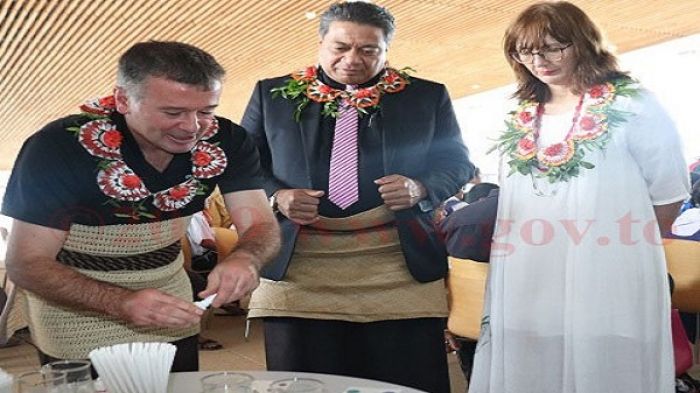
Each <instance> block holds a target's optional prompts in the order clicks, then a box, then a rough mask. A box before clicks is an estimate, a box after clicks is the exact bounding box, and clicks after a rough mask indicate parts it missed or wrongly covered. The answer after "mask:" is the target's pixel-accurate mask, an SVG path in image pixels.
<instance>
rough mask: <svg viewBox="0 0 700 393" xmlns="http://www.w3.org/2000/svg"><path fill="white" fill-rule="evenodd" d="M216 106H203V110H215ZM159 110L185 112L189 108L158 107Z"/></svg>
mask: <svg viewBox="0 0 700 393" xmlns="http://www.w3.org/2000/svg"><path fill="white" fill-rule="evenodd" d="M217 106H218V105H209V106H205V107H204V108H203V109H215V108H216V107H217ZM160 109H161V110H164V111H187V110H189V108H185V107H180V106H162V107H160Z"/></svg>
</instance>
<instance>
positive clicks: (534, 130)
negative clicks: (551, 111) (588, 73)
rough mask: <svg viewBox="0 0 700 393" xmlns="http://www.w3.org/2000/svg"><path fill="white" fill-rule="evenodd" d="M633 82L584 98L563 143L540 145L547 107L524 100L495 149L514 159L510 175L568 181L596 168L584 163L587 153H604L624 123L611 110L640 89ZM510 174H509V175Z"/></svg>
mask: <svg viewBox="0 0 700 393" xmlns="http://www.w3.org/2000/svg"><path fill="white" fill-rule="evenodd" d="M632 84H633V82H632V81H630V80H618V81H613V82H608V83H604V84H601V85H597V86H593V87H592V88H590V89H589V90H588V91H586V92H585V93H584V94H583V95H582V96H581V101H580V102H579V104H578V106H577V107H576V111H575V115H574V118H573V121H572V125H571V129H570V130H569V132H568V134H567V135H566V137H565V138H564V140H563V141H562V142H558V143H554V144H552V145H549V146H538V145H537V138H538V136H539V127H540V122H541V119H542V114H543V112H544V106H543V105H542V104H540V103H538V102H535V101H531V100H525V101H522V102H521V103H520V104H519V106H518V109H517V110H515V111H513V112H511V114H510V117H509V118H508V120H507V121H506V125H507V130H506V131H505V132H504V133H503V134H501V136H500V137H499V138H498V140H497V143H496V146H494V148H493V149H491V150H490V151H493V150H494V149H496V148H497V149H499V150H500V151H501V154H502V155H507V156H509V157H510V158H511V160H510V161H508V164H509V165H510V167H511V172H510V174H513V173H515V172H518V173H521V174H523V175H528V174H531V175H534V176H537V177H546V178H548V179H549V181H550V183H554V182H557V181H568V180H569V179H570V178H572V177H576V176H578V175H579V174H580V170H581V168H585V169H592V168H594V165H593V164H591V163H590V162H587V161H585V160H584V157H585V152H586V151H592V150H593V149H594V148H596V149H599V150H604V149H605V145H606V144H607V142H608V140H609V137H610V135H609V133H608V131H609V129H610V127H611V126H614V125H616V124H619V123H622V122H624V121H625V120H626V119H625V116H624V115H625V113H623V112H621V111H618V110H615V109H613V108H612V104H613V102H614V100H615V97H616V96H618V95H621V96H632V95H634V94H636V92H637V89H636V88H635V87H633V86H632ZM510 174H509V175H510Z"/></svg>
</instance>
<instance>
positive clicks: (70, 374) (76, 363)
mask: <svg viewBox="0 0 700 393" xmlns="http://www.w3.org/2000/svg"><path fill="white" fill-rule="evenodd" d="M91 365H92V364H91V363H90V361H89V360H57V361H55V362H51V363H48V364H45V365H44V366H43V367H42V368H41V369H42V370H45V371H62V372H64V373H66V380H67V385H66V386H67V390H66V391H67V393H94V392H95V386H94V384H93V382H92V373H91V372H90V366H91Z"/></svg>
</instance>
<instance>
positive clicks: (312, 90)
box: [270, 66, 413, 122]
mask: <svg viewBox="0 0 700 393" xmlns="http://www.w3.org/2000/svg"><path fill="white" fill-rule="evenodd" d="M411 71H413V69H411V68H409V67H404V68H402V69H400V70H397V69H394V68H390V67H387V68H386V70H384V73H383V74H382V76H381V77H380V78H379V82H377V83H376V84H374V85H372V86H368V87H363V88H361V89H356V90H352V91H348V90H339V89H335V88H333V87H331V86H329V85H327V84H325V83H323V82H321V81H320V80H319V79H318V69H317V68H316V67H314V66H310V67H306V68H304V69H302V70H299V71H295V72H293V73H292V74H291V75H290V78H289V79H288V80H287V81H286V82H285V84H284V85H282V86H280V87H275V88H273V89H271V90H270V92H272V97H277V96H282V98H285V99H288V100H293V101H297V105H296V108H295V110H294V120H296V121H297V122H298V121H299V119H300V117H301V112H302V111H303V110H304V108H306V106H307V105H308V104H309V102H311V101H313V102H318V103H321V104H323V107H322V110H321V114H323V115H324V116H330V117H337V116H338V110H339V108H338V102H339V101H341V100H342V101H344V102H346V103H347V104H348V105H351V106H354V107H355V108H357V111H358V112H359V113H360V114H366V113H367V108H374V107H377V106H379V101H380V100H381V97H382V95H384V94H393V93H398V92H400V91H402V90H403V89H405V88H406V85H408V84H409V83H410V76H409V72H411Z"/></svg>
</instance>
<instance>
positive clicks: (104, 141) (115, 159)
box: [77, 96, 228, 218]
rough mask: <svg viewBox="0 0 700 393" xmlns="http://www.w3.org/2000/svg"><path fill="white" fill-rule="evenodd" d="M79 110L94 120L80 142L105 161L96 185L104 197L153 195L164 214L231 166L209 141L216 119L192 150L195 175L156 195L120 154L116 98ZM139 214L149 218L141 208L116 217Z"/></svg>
mask: <svg viewBox="0 0 700 393" xmlns="http://www.w3.org/2000/svg"><path fill="white" fill-rule="evenodd" d="M80 109H81V110H82V111H83V112H84V113H85V114H86V115H88V116H90V117H93V118H95V120H92V121H89V122H87V123H85V124H83V126H81V127H80V129H78V130H77V135H78V141H79V142H80V144H81V145H82V146H83V147H84V148H85V150H87V151H88V153H90V154H91V155H93V156H95V157H99V158H101V159H102V160H101V161H100V163H99V169H100V170H99V172H98V173H97V185H98V186H99V188H100V190H101V191H102V192H103V193H104V194H105V195H107V196H108V197H111V198H114V199H115V200H117V201H122V202H140V201H143V200H144V199H146V198H148V197H149V196H153V205H154V206H155V207H156V208H158V209H159V210H161V211H173V210H177V209H181V208H182V207H184V206H186V205H187V204H188V203H190V202H191V201H192V200H193V199H194V197H195V196H196V195H197V194H198V193H200V192H201V190H202V188H203V185H202V184H201V183H200V181H199V180H200V179H209V178H212V177H214V176H218V175H220V174H222V173H223V172H224V170H225V169H226V165H227V164H228V160H227V158H226V154H225V153H224V151H223V149H221V148H220V147H218V146H216V144H213V143H210V142H207V140H208V139H210V138H211V137H213V136H214V135H216V133H217V132H218V131H219V124H218V122H217V120H216V119H214V121H213V122H212V124H211V125H210V126H209V128H207V130H206V131H204V133H203V134H202V136H201V137H200V139H199V141H198V142H197V144H196V145H195V146H194V147H193V148H192V150H191V154H192V174H191V175H190V176H188V177H187V180H185V181H184V182H182V183H180V184H177V185H175V186H173V187H170V188H168V189H166V190H163V191H158V192H156V193H153V192H151V191H149V190H148V189H147V188H146V185H145V184H144V183H143V181H142V180H141V178H140V177H139V176H138V175H137V174H136V173H135V172H134V171H133V170H132V169H131V168H129V166H128V165H127V164H126V163H125V162H124V159H123V157H122V153H121V144H122V140H123V136H122V133H121V132H120V131H119V130H117V128H116V126H115V125H114V124H113V123H112V121H111V120H110V118H109V115H110V114H111V113H112V112H114V110H115V104H114V97H113V96H108V97H103V98H99V99H95V100H90V101H88V102H86V103H85V104H83V105H81V106H80ZM140 215H145V216H150V215H149V214H147V213H145V212H144V211H143V209H138V210H137V211H134V212H133V213H132V214H117V216H125V217H133V218H138V216H140Z"/></svg>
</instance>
